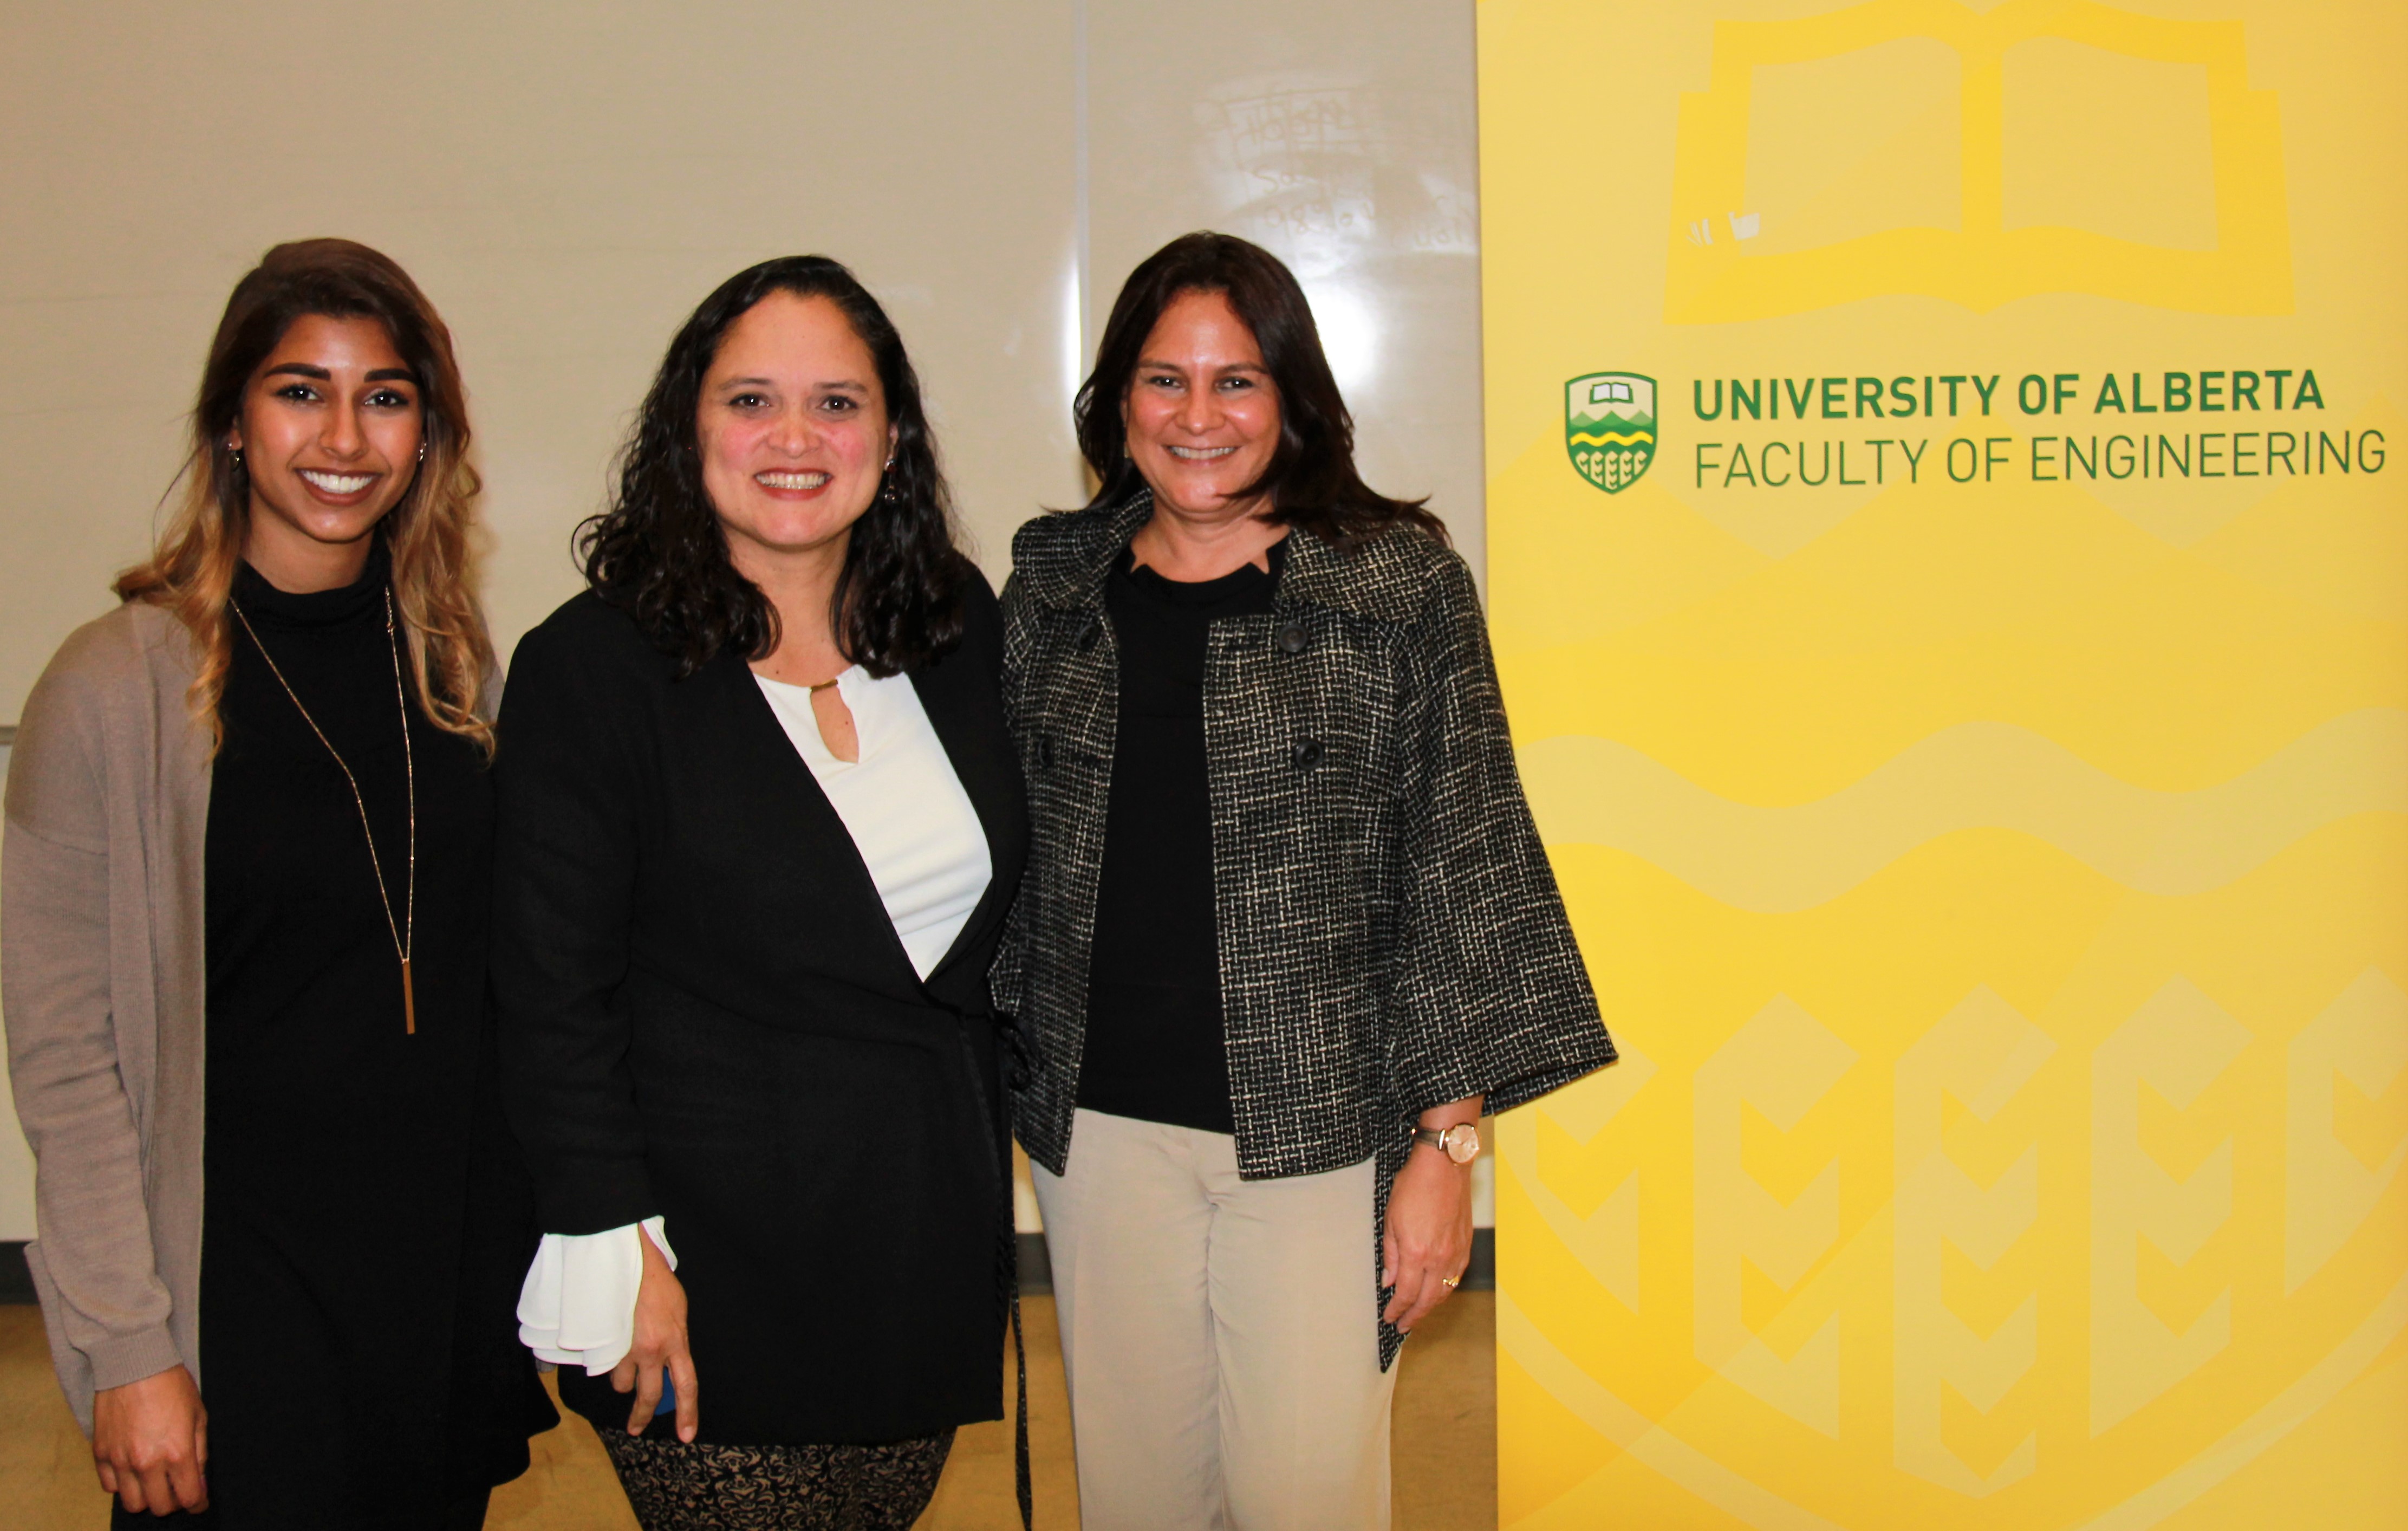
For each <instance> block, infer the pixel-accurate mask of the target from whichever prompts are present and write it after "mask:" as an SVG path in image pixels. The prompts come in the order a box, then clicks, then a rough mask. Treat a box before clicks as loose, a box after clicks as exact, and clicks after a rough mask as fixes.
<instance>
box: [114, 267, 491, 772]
mask: <svg viewBox="0 0 2408 1531" xmlns="http://www.w3.org/2000/svg"><path fill="white" fill-rule="evenodd" d="M309 315H317V316H320V317H322V318H328V319H373V320H375V321H377V322H378V323H379V324H380V325H383V326H384V329H385V333H386V335H387V336H389V337H390V338H391V339H392V341H393V348H394V350H395V351H396V352H398V353H400V354H401V358H402V360H403V362H404V363H405V364H406V365H407V366H408V367H409V371H410V375H411V377H412V378H414V379H415V380H416V382H417V383H418V389H419V400H420V409H421V411H422V414H423V422H422V424H423V440H424V441H425V443H426V454H425V457H424V459H423V461H422V462H421V463H420V464H419V466H418V471H417V474H416V476H415V477H414V478H413V479H412V480H411V482H410V485H409V490H408V491H407V492H406V493H404V494H403V496H402V497H401V499H400V501H399V502H398V503H397V504H395V505H394V508H393V509H392V510H391V511H390V512H388V513H386V515H385V517H384V519H383V521H382V522H380V524H379V526H378V527H377V531H376V533H375V535H377V536H380V537H382V538H383V539H384V541H385V545H386V547H387V549H388V550H389V551H390V552H391V554H392V560H393V594H394V606H395V608H396V609H397V611H398V613H399V615H400V618H401V622H402V627H403V629H404V637H405V641H406V643H408V646H409V664H410V670H411V672H412V674H413V675H414V676H415V677H416V678H417V681H418V694H419V697H420V699H421V702H422V704H423V706H424V708H425V710H426V715H427V716H428V717H429V718H430V719H432V720H433V721H434V723H435V724H436V725H437V727H438V728H442V729H448V730H450V731H451V732H452V733H456V734H461V735H464V736H466V737H467V738H469V739H473V740H475V741H476V742H477V743H478V744H480V745H481V746H483V748H484V749H485V751H486V753H488V754H491V753H492V751H493V747H494V729H493V724H492V722H491V721H490V720H489V718H488V717H487V715H486V714H487V711H488V709H487V706H486V702H487V698H486V696H485V689H486V686H487V677H488V676H489V674H490V673H491V672H492V671H493V668H494V644H493V639H492V638H491V636H490V635H488V634H487V632H486V630H485V618H484V614H483V612H482V611H481V610H480V608H479V606H478V603H477V596H476V591H475V588H474V586H473V584H472V578H471V576H472V569H471V565H472V563H473V559H474V554H473V551H472V548H471V546H470V539H471V534H472V531H473V529H474V527H475V525H476V497H477V493H478V490H479V489H480V487H481V485H480V484H479V482H478V478H477V472H476V469H473V468H471V467H469V466H468V409H467V394H466V390H465V389H464V388H463V387H462V386H461V383H460V368H459V364H458V363H457V362H456V361H454V360H453V358H452V332H451V331H450V330H449V329H447V328H446V327H445V326H444V324H443V320H442V318H441V317H440V316H439V315H437V313H436V311H435V307H434V305H433V304H431V303H429V302H427V300H426V295H425V294H423V293H422V292H420V291H419V290H418V284H417V283H416V282H412V281H410V280H409V274H408V273H407V272H405V271H403V270H402V268H401V267H399V266H397V265H395V264H394V262H393V261H392V260H391V259H390V258H389V257H387V256H385V255H382V254H380V253H378V252H376V251H374V250H370V249H369V248H368V247H367V246H366V245H363V244H354V243H353V242H351V240H349V239H301V240H296V241H294V243H291V244H280V245H278V246H277V247H276V248H275V249H273V250H270V251H269V252H268V253H266V254H265V255H264V256H262V257H261V259H260V262H259V265H258V266H257V267H254V268H253V269H252V270H251V272H250V273H249V274H247V275H246V276H244V278H243V279H242V280H241V281H240V282H236V284H235V289H234V296H231V297H229V298H228V299H226V307H225V313H224V315H223V317H222V318H221V319H219V321H218V330H217V337H216V339H213V340H211V341H210V342H209V358H208V365H207V366H206V367H204V368H202V371H201V391H200V398H199V401H198V402H197V403H195V404H194V405H193V435H192V452H191V455H189V456H188V457H187V458H186V459H185V463H184V469H183V472H182V474H181V475H180V478H179V482H180V483H181V484H182V486H183V497H182V499H181V501H180V503H179V505H178V506H177V509H176V512H175V513H174V514H173V515H172V516H171V517H170V518H169V519H168V522H167V525H166V527H165V530H164V531H163V532H162V533H161V535H160V538H159V542H158V544H157V546H156V547H154V548H153V549H152V550H151V554H150V557H149V558H148V559H147V560H145V561H144V562H142V563H138V564H136V565H135V566H134V567H133V568H131V569H128V570H127V571H124V572H123V573H122V574H120V575H119V576H118V577H117V584H116V586H115V588H116V591H117V595H118V598H119V599H122V600H139V601H146V602H148V603H150V604H151V605H154V606H165V607H166V608H167V609H168V610H170V611H172V612H174V613H175V614H176V615H177V617H178V618H179V619H180V620H181V621H182V622H183V624H184V626H185V628H187V629H188V630H189V631H190V632H191V633H192V635H193V646H194V647H195V649H196V650H197V651H198V653H199V656H200V663H199V666H198V671H197V673H195V675H194V676H193V685H192V688H191V690H190V691H189V692H188V693H187V701H188V704H189V706H190V708H191V711H192V715H193V721H194V722H195V723H197V724H199V725H200V726H201V727H202V728H203V729H206V730H208V735H209V738H210V741H211V748H212V750H214V748H215V747H216V744H217V743H218V741H219V740H220V739H221V738H222V729H221V728H220V726H219V720H218V702H219V699H220V698H221V697H222V695H223V693H224V690H225V678H226V667H227V665H228V664H229V663H230V662H231V661H232V659H233V657H234V643H233V631H232V628H231V623H230V619H229V618H228V615H227V613H226V601H227V598H228V596H229V593H230V592H231V591H232V589H233V587H234V576H235V570H236V565H237V563H238V562H239V561H240V560H241V557H242V551H243V546H244V542H245V541H246V538H247V536H248V534H249V532H250V528H251V480H250V476H249V474H248V473H247V472H246V471H245V469H244V466H243V463H242V460H241V458H240V456H239V455H237V454H236V452H235V451H234V450H233V448H231V447H230V446H228V445H227V441H226V439H227V437H228V435H229V434H231V433H232V432H233V430H234V429H235V427H236V426H237V425H239V424H240V423H241V419H242V406H243V398H244V397H245V395H246V394H247V393H248V392H249V390H250V387H251V377H252V374H254V373H255V372H257V371H258V370H259V368H261V366H263V365H264V364H265V362H266V360H267V358H268V356H269V354H271V353H273V352H274V351H275V349H276V346H277V343H278V342H279V341H280V340H281V339H283V338H284V332H285V331H286V330H288V329H290V328H291V327H292V326H293V324H294V321H295V320H297V319H301V318H304V317H307V316H309Z"/></svg>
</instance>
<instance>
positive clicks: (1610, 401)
mask: <svg viewBox="0 0 2408 1531" xmlns="http://www.w3.org/2000/svg"><path fill="white" fill-rule="evenodd" d="M1564 446H1565V448H1566V449H1567V450H1569V451H1570V453H1571V457H1572V468H1573V469H1574V470H1576V471H1577V472H1578V473H1579V474H1580V476H1581V477H1583V478H1584V479H1586V480H1588V482H1589V483H1591V484H1595V485H1597V486H1598V488H1600V489H1602V490H1604V491H1605V492H1606V493H1607V494H1609V495H1617V494H1620V493H1621V492H1622V491H1623V490H1625V489H1627V488H1629V487H1630V486H1631V485H1632V484H1636V483H1638V482H1639V479H1640V475H1641V474H1643V473H1645V472H1646V471H1647V465H1648V464H1649V463H1651V462H1654V461H1655V460H1656V380H1655V379H1654V378H1649V377H1641V376H1640V375H1639V374H1638V373H1636V372H1591V373H1589V374H1588V375H1587V376H1585V377H1578V378H1574V379H1572V380H1571V382H1570V383H1566V384H1565V385H1564Z"/></svg>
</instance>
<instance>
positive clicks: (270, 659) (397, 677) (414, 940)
mask: <svg viewBox="0 0 2408 1531" xmlns="http://www.w3.org/2000/svg"><path fill="white" fill-rule="evenodd" d="M226 604H227V605H228V606H229V607H231V608H233V610H234V614H235V616H236V619H237V620H238V621H240V622H241V623H242V630H243V631H245V632H247V633H249V634H251V644H252V646H253V647H255V648H257V649H258V650H259V657H261V658H263V659H265V660H266V661H267V672H268V673H269V674H271V675H273V676H275V677H276V684H277V685H279V686H282V687H284V694H285V695H286V696H288V697H291V698H292V699H293V706H294V710H295V711H297V712H299V713H300V715H301V721H302V722H304V723H307V724H308V725H309V731H310V732H311V733H314V734H316V735H317V736H318V743H320V744H323V745H325V746H326V753H327V754H329V755H331V756H333V757H334V758H335V764H336V765H337V767H339V768H340V769H341V771H342V773H343V780H345V781H347V782H349V783H350V784H351V803H352V805H353V806H354V807H356V808H358V809H359V811H360V832H361V833H362V834H363V835H366V837H367V842H368V866H369V868H370V869H371V870H373V871H374V872H375V873H376V886H377V902H378V903H381V904H383V905H384V926H385V929H386V930H387V931H390V932H393V952H394V956H395V957H398V958H400V959H401V1027H402V1031H403V1032H404V1033H407V1034H408V1035H410V1036H416V1035H417V1034H418V1000H417V997H416V996H415V995H414V994H412V993H411V992H410V987H409V954H410V951H411V949H412V948H413V947H415V946H417V944H418V761H417V759H416V758H414V757H413V756H412V754H411V753H410V748H409V695H408V693H406V692H404V691H403V690H402V688H401V639H400V638H399V637H398V636H397V635H396V634H395V633H394V621H393V591H392V590H391V589H390V588H388V589H387V590H386V591H385V593H384V636H385V642H386V643H390V644H391V645H392V646H393V696H394V701H397V702H399V703H400V704H401V765H402V773H403V780H404V781H405V782H407V783H408V785H409V882H408V884H407V885H405V887H404V888H403V890H402V913H401V918H399V919H398V920H396V919H394V917H393V895H392V894H390V893H388V892H386V891H385V886H384V863H383V861H381V860H380V859H378V857H377V845H376V831H375V830H371V829H369V828H368V803H367V799H366V798H364V797H362V796H361V795H360V779H359V778H358V777H357V776H354V775H352V774H351V766H350V764H349V763H348V762H346V761H345V760H344V759H343V753H342V751H340V750H338V749H337V748H336V747H335V744H334V741H333V740H331V739H328V738H327V737H326V730H325V729H322V728H320V727H318V720H317V719H316V718H314V717H311V716H310V715H309V709H308V708H307V707H304V706H302V705H301V694H300V693H299V692H297V691H295V690H294V689H293V683H292V682H291V681H288V680H286V679H285V678H284V672H283V671H281V670H279V669H278V668H277V667H276V656H275V655H273V654H270V653H268V652H267V645H266V644H265V643H261V642H260V641H259V629H258V628H254V627H252V626H251V618H250V617H249V616H247V615H245V614H244V613H243V609H242V605H241V603H240V602H239V601H236V599H234V598H233V597H231V596H229V597H227V598H226Z"/></svg>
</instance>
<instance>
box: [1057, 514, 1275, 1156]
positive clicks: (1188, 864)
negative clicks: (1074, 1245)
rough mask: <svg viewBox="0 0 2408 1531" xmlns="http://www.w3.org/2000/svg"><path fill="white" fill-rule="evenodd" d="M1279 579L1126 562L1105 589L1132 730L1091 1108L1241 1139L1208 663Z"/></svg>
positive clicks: (1106, 909) (1107, 881)
mask: <svg viewBox="0 0 2408 1531" xmlns="http://www.w3.org/2000/svg"><path fill="white" fill-rule="evenodd" d="M1286 551H1287V543H1286V542H1285V540H1282V541H1281V542H1278V543H1276V544H1274V545H1273V546H1272V548H1271V553H1270V563H1271V567H1270V569H1269V571H1263V570H1260V569H1256V568H1255V567H1254V565H1252V564H1248V565H1246V566H1245V567H1244V568H1242V569H1240V570H1238V571H1236V572H1234V573H1230V574H1224V575H1223V576H1221V577H1220V578H1219V579H1216V580H1200V581H1194V582H1189V581H1181V580H1170V579H1165V578H1164V577H1163V576H1162V575H1161V574H1159V573H1157V572H1156V571H1154V570H1152V569H1140V568H1137V567H1136V560H1135V556H1134V555H1133V554H1129V553H1123V554H1122V555H1121V557H1120V561H1119V562H1118V563H1117V564H1115V565H1114V566H1113V568H1112V572H1111V577H1110V578H1109V579H1107V580H1106V582H1105V585H1104V610H1105V612H1106V614H1109V615H1110V616H1111V623H1112V636H1113V637H1114V638H1115V639H1116V640H1117V641H1118V643H1119V646H1120V680H1121V686H1120V728H1119V734H1118V737H1117V740H1116V742H1115V744H1114V746H1113V750H1112V786H1111V802H1110V804H1109V806H1108V807H1107V808H1106V810H1105V818H1104V861H1103V874H1102V876H1101V878H1100V880H1099V881H1098V883H1097V893H1096V946H1095V956H1094V958H1093V960H1092V966H1091V967H1090V970H1089V974H1088V979H1087V1036H1086V1047H1085V1051H1084V1053H1083V1054H1082V1057H1081V1059H1080V1063H1079V1104H1080V1105H1083V1106H1085V1107H1087V1108H1088V1109H1089V1110H1091V1111H1103V1112H1107V1113H1110V1114H1111V1115H1112V1116H1116V1117H1134V1118H1136V1119H1139V1120H1140V1121H1161V1122H1168V1123H1170V1124H1171V1125H1173V1126H1178V1127H1194V1128H1197V1129H1199V1130H1201V1131H1203V1132H1208V1133H1235V1132H1236V1131H1237V1130H1238V1129H1237V1122H1236V1119H1235V1118H1234V1116H1233V1114H1232V1112H1231V1109H1230V1105H1229V1060H1228V1054H1227V1050H1226V1048H1225V1047H1224V1046H1223V1044H1222V1037H1221V967H1220V961H1221V958H1220V942H1219V940H1218V938H1217V936H1216V935H1215V933H1214V932H1215V924H1216V920H1215V916H1214V911H1213V903H1212V800H1211V792H1210V791H1209V790H1208V789H1207V787H1206V782H1205V769H1204V663H1205V649H1206V643H1207V640H1208V638H1209V637H1210V632H1211V625H1212V623H1213V622H1214V621H1216V620H1218V619H1220V618H1223V617H1232V616H1251V615H1254V614H1259V613H1263V612H1268V611H1269V610H1270V609H1271V596H1272V594H1273V592H1274V591H1276V590H1277V589H1278V587H1279V571H1280V567H1281V564H1282V561H1283V559H1284V558H1285V556H1286Z"/></svg>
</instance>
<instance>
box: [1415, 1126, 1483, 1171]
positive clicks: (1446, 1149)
mask: <svg viewBox="0 0 2408 1531" xmlns="http://www.w3.org/2000/svg"><path fill="white" fill-rule="evenodd" d="M1413 1142H1414V1143H1416V1144H1422V1143H1426V1144H1428V1145H1429V1146H1430V1147H1431V1148H1436V1149H1438V1150H1439V1151H1441V1153H1443V1154H1445V1155H1446V1156H1447V1157H1448V1158H1449V1159H1452V1160H1454V1161H1455V1163H1458V1164H1469V1163H1471V1162H1472V1161H1473V1160H1475V1159H1477V1158H1479V1157H1480V1129H1479V1127H1478V1126H1477V1125H1475V1124H1474V1123H1471V1122H1469V1121H1458V1122H1456V1123H1455V1125H1454V1126H1452V1127H1443V1128H1441V1127H1416V1128H1414V1129H1413Z"/></svg>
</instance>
